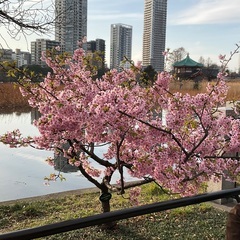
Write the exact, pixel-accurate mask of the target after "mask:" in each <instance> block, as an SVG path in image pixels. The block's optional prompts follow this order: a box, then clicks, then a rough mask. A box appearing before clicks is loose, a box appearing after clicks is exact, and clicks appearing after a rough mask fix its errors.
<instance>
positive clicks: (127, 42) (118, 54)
mask: <svg viewBox="0 0 240 240" xmlns="http://www.w3.org/2000/svg"><path fill="white" fill-rule="evenodd" d="M125 56H126V57H127V58H128V59H129V60H131V58H132V26H130V25H126V24H121V23H118V24H111V42H110V69H113V68H116V69H118V70H120V69H121V67H120V65H121V62H122V61H123V60H124V57H125ZM129 66H130V64H129V63H125V64H123V65H122V67H124V68H129Z"/></svg>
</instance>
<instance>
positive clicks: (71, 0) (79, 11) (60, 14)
mask: <svg viewBox="0 0 240 240" xmlns="http://www.w3.org/2000/svg"><path fill="white" fill-rule="evenodd" d="M55 6H56V7H55V16H56V22H55V40H56V41H57V42H60V44H61V47H62V50H63V51H64V52H69V53H71V54H72V53H73V52H74V50H76V49H77V48H78V47H79V46H78V42H79V41H81V40H82V39H83V38H84V37H85V36H87V0H55Z"/></svg>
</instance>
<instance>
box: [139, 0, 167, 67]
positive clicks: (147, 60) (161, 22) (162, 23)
mask: <svg viewBox="0 0 240 240" xmlns="http://www.w3.org/2000/svg"><path fill="white" fill-rule="evenodd" d="M166 24H167V0H145V6H144V29H143V59H142V64H143V66H144V67H147V66H148V65H151V66H152V67H153V68H154V69H155V70H156V71H163V70H164V56H163V54H162V53H163V52H164V51H165V41H166Z"/></svg>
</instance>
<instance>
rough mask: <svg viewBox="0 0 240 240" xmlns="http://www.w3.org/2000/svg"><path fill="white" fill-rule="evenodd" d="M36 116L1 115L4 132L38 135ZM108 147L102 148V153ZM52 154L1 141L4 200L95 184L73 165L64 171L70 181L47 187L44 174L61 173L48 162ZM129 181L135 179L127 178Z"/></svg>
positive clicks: (0, 174) (0, 198) (0, 177)
mask: <svg viewBox="0 0 240 240" xmlns="http://www.w3.org/2000/svg"><path fill="white" fill-rule="evenodd" d="M35 117H36V112H35V111H32V112H27V113H16V112H13V113H10V114H0V134H3V133H6V132H7V131H12V130H14V129H20V131H21V132H22V133H23V134H24V135H26V136H28V135H31V136H36V135H38V130H37V128H35V127H34V126H33V125H32V124H31V123H32V121H33V119H34V118H35ZM105 150H106V149H104V148H102V149H99V154H101V152H103V151H105ZM48 156H51V157H53V153H52V152H49V151H42V150H36V149H34V148H31V147H26V148H9V147H8V146H5V145H3V144H2V143H0V202H2V201H8V200H15V199H21V198H26V197H33V196H40V195H46V194H50V193H57V192H63V191H69V190H77V189H83V188H89V187H94V185H93V184H91V183H90V182H88V181H87V180H86V179H85V178H84V177H82V176H81V174H80V172H79V171H76V170H75V169H71V168H70V169H67V170H66V171H64V172H63V173H62V174H63V176H64V177H65V178H66V181H62V182H61V181H60V180H58V181H56V182H51V183H50V185H49V186H46V185H45V184H44V177H45V176H49V174H50V173H54V172H55V173H58V170H55V169H54V168H53V167H51V166H49V165H48V164H47V163H46V162H45V161H44V160H45V159H46V158H47V157H48ZM117 178H118V176H115V179H117ZM125 180H126V181H131V180H133V179H132V178H131V177H127V179H125Z"/></svg>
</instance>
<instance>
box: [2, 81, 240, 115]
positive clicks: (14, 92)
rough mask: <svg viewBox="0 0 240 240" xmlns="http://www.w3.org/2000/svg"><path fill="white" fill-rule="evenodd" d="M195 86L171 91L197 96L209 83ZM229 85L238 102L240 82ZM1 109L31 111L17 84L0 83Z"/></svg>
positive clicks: (184, 83)
mask: <svg viewBox="0 0 240 240" xmlns="http://www.w3.org/2000/svg"><path fill="white" fill-rule="evenodd" d="M212 83H214V82H212ZM194 84H195V83H194V81H182V83H180V82H179V81H174V82H172V83H171V84H170V91H172V92H178V91H179V92H182V93H189V94H191V95H196V94H197V93H201V92H205V90H206V86H207V84H208V82H207V81H201V82H199V84H198V88H197V89H195V86H194ZM227 85H228V86H229V92H228V96H227V100H238V99H239V98H240V88H239V86H240V81H238V80H235V81H229V82H227ZM1 109H2V110H6V111H7V110H10V109H16V110H17V109H19V110H21V109H22V110H23V111H24V109H27V110H29V105H28V102H27V99H26V98H23V97H22V94H21V93H20V91H19V87H18V86H17V85H16V84H14V83H0V111H1Z"/></svg>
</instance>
